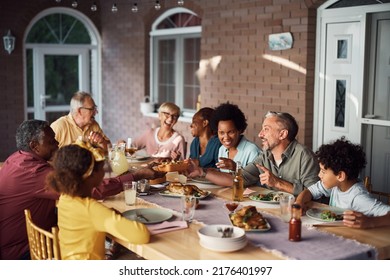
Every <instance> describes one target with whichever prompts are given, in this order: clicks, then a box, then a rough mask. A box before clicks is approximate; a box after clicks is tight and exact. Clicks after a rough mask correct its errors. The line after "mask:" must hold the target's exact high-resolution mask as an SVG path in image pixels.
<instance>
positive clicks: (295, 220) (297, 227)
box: [288, 204, 302, 241]
mask: <svg viewBox="0 0 390 280" xmlns="http://www.w3.org/2000/svg"><path fill="white" fill-rule="evenodd" d="M301 228H302V221H301V206H300V205H298V204H293V205H292V214H291V220H290V226H289V234H288V240H290V241H301Z"/></svg>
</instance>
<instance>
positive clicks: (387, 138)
mask: <svg viewBox="0 0 390 280" xmlns="http://www.w3.org/2000/svg"><path fill="white" fill-rule="evenodd" d="M370 34H371V38H372V39H371V47H370V56H369V63H367V64H368V65H369V73H370V75H369V86H368V98H367V104H366V106H365V109H364V112H365V115H364V118H363V119H362V121H363V123H364V126H363V128H364V131H365V142H366V144H365V146H366V151H367V161H368V165H367V170H366V174H367V175H370V177H371V182H372V185H373V189H374V190H376V191H382V192H390V47H389V46H390V13H379V14H375V15H373V17H372V24H371V32H370Z"/></svg>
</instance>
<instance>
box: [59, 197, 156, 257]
mask: <svg viewBox="0 0 390 280" xmlns="http://www.w3.org/2000/svg"><path fill="white" fill-rule="evenodd" d="M57 206H58V227H59V239H60V248H61V257H62V259H64V260H67V259H68V260H101V259H104V256H105V248H104V242H105V236H106V232H107V233H110V234H111V235H113V236H115V237H117V238H120V239H123V240H125V241H128V242H130V243H135V244H145V243H148V242H149V239H150V234H149V231H148V228H147V227H146V226H145V225H144V224H142V223H139V222H135V221H130V220H127V219H126V218H124V217H122V216H121V215H120V214H117V213H116V212H115V211H113V210H112V209H109V208H107V207H105V206H104V205H102V204H101V203H99V202H97V201H96V200H95V199H93V198H81V197H71V196H68V195H61V196H60V198H59V202H58V205H57Z"/></svg>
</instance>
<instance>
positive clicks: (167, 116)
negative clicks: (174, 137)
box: [161, 112, 179, 120]
mask: <svg viewBox="0 0 390 280" xmlns="http://www.w3.org/2000/svg"><path fill="white" fill-rule="evenodd" d="M161 113H163V114H164V116H165V117H166V118H167V119H168V118H169V117H171V118H172V120H177V119H178V118H179V115H176V114H170V113H168V112H161Z"/></svg>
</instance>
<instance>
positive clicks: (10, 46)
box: [3, 30, 15, 54]
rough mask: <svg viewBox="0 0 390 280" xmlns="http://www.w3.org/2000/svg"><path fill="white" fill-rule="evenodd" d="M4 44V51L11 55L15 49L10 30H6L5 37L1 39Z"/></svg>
mask: <svg viewBox="0 0 390 280" xmlns="http://www.w3.org/2000/svg"><path fill="white" fill-rule="evenodd" d="M3 42H4V49H5V50H6V51H7V52H8V54H11V52H12V51H13V50H14V48H15V37H14V36H12V34H11V30H8V33H7V35H5V36H4V37H3Z"/></svg>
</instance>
